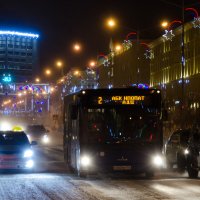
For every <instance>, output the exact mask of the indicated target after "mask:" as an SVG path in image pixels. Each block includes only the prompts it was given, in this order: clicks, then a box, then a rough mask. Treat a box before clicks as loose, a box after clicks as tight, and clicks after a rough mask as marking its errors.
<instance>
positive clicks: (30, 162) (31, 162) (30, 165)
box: [26, 160, 34, 169]
mask: <svg viewBox="0 0 200 200" xmlns="http://www.w3.org/2000/svg"><path fill="white" fill-rule="evenodd" d="M33 166H34V162H33V160H28V161H27V162H26V168H29V169H30V168H32V167H33Z"/></svg>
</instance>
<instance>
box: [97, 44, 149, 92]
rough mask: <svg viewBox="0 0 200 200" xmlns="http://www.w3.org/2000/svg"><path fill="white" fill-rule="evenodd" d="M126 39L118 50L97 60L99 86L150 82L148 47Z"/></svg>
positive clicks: (106, 86) (107, 86)
mask: <svg viewBox="0 0 200 200" xmlns="http://www.w3.org/2000/svg"><path fill="white" fill-rule="evenodd" d="M142 44H144V43H141V44H137V41H132V42H131V41H127V42H126V43H124V44H123V45H122V49H121V50H120V51H113V52H111V53H110V54H109V55H108V56H106V57H104V58H102V59H101V60H100V62H99V67H98V72H97V73H98V77H99V87H100V88H112V87H115V88H116V87H118V88H120V87H128V86H131V85H132V84H139V83H145V84H149V83H150V79H149V76H150V71H149V70H150V67H149V65H150V60H149V58H148V55H147V54H146V53H148V52H147V50H148V47H147V46H146V44H145V46H144V45H142Z"/></svg>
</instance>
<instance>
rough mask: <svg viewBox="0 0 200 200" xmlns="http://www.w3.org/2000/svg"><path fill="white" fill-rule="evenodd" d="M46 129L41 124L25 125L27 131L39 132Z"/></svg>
mask: <svg viewBox="0 0 200 200" xmlns="http://www.w3.org/2000/svg"><path fill="white" fill-rule="evenodd" d="M45 131H46V129H45V127H44V126H43V125H31V126H28V127H27V133H34V134H40V133H44V132H45Z"/></svg>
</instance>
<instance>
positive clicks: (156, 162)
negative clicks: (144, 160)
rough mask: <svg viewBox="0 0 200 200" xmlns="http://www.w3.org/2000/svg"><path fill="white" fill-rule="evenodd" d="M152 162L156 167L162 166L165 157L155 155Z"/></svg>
mask: <svg viewBox="0 0 200 200" xmlns="http://www.w3.org/2000/svg"><path fill="white" fill-rule="evenodd" d="M152 162H153V164H154V165H155V166H156V167H161V166H163V164H164V161H163V158H162V156H160V155H156V156H154V157H153V159H152Z"/></svg>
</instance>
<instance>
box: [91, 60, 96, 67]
mask: <svg viewBox="0 0 200 200" xmlns="http://www.w3.org/2000/svg"><path fill="white" fill-rule="evenodd" d="M96 64H97V63H96V61H94V60H91V61H90V62H89V67H90V68H94V67H96Z"/></svg>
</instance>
